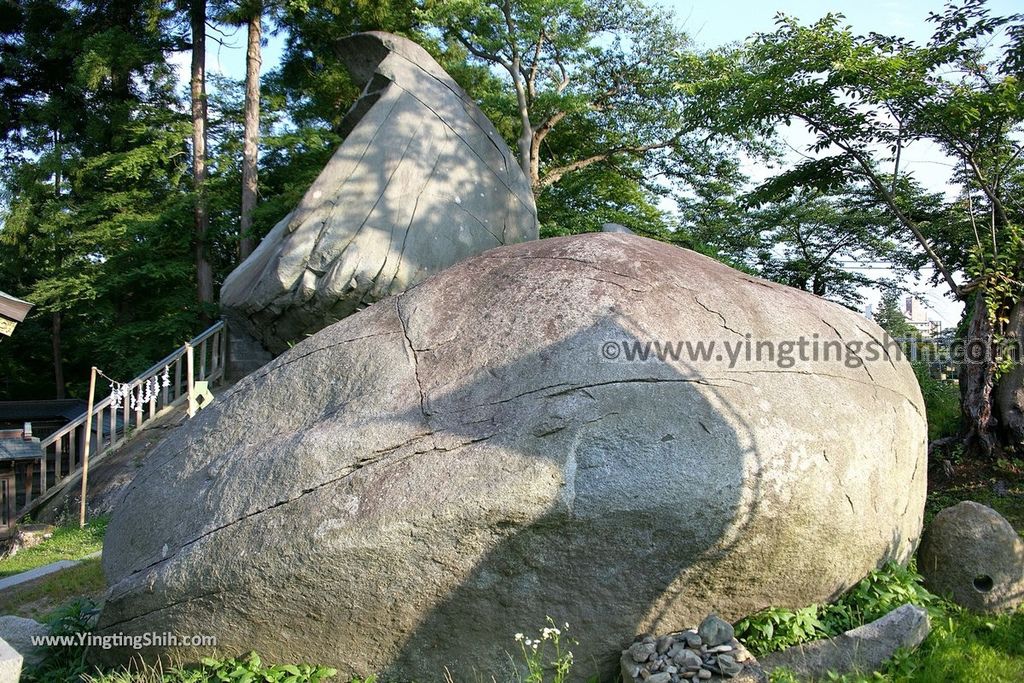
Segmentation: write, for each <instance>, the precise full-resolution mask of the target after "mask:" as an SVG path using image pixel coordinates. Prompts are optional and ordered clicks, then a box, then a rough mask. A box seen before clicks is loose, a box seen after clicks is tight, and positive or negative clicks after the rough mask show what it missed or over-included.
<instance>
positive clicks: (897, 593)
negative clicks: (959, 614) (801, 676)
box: [736, 562, 935, 655]
mask: <svg viewBox="0 0 1024 683" xmlns="http://www.w3.org/2000/svg"><path fill="white" fill-rule="evenodd" d="M921 580H922V579H921V576H920V575H918V574H917V572H916V571H915V570H914V568H913V566H910V567H903V566H901V565H899V564H896V563H895V562H889V563H887V564H886V565H885V566H884V567H882V568H881V569H876V570H874V571H872V572H871V573H870V574H868V575H867V576H866V577H864V579H862V580H861V581H860V583H858V584H857V585H856V586H854V587H853V588H851V589H850V590H849V591H847V592H846V593H844V594H843V596H842V597H840V598H839V600H837V601H836V602H834V603H832V604H828V605H810V606H808V607H805V608H803V609H800V610H787V609H781V608H775V607H773V608H769V609H767V610H763V611H761V612H758V613H757V614H753V615H751V616H749V617H746V618H745V619H742V620H741V621H739V622H738V623H737V624H736V637H737V638H738V639H740V640H741V641H742V642H743V643H744V644H745V645H746V646H747V647H748V648H750V650H751V652H753V653H754V654H755V655H761V654H765V653H768V652H775V651H777V650H781V649H783V648H786V647H790V646H792V645H797V644H799V643H805V642H808V641H811V640H816V639H818V638H831V637H832V636H836V635H839V634H840V633H843V632H845V631H848V630H850V629H852V628H856V627H857V626H861V625H863V624H866V623H868V622H870V621H874V620H875V619H878V618H880V617H882V616H884V615H886V614H888V613H889V612H891V611H892V610H894V609H896V608H897V607H899V606H900V605H903V604H906V603H910V604H913V605H919V606H922V607H930V606H932V605H934V604H935V598H934V596H932V595H931V594H930V593H928V592H927V591H926V590H925V589H924V588H923V586H922V585H921Z"/></svg>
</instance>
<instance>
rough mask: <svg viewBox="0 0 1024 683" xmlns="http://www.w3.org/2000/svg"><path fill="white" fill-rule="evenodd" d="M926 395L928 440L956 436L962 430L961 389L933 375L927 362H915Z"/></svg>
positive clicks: (922, 392)
mask: <svg viewBox="0 0 1024 683" xmlns="http://www.w3.org/2000/svg"><path fill="white" fill-rule="evenodd" d="M913 366H914V374H915V375H916V376H917V382H918V384H920V386H921V395H922V396H923V397H924V407H925V415H926V416H927V418H928V440H929V441H935V440H936V439H942V438H945V437H948V436H955V435H956V434H957V432H959V431H960V389H959V388H958V387H957V385H956V383H954V382H950V381H947V380H941V379H936V378H935V377H932V373H931V370H930V368H929V366H928V364H927V363H923V362H916V363H913Z"/></svg>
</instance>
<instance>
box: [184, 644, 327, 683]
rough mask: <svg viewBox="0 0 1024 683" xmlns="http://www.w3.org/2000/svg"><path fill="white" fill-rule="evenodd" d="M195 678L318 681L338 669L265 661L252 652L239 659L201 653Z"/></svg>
mask: <svg viewBox="0 0 1024 683" xmlns="http://www.w3.org/2000/svg"><path fill="white" fill-rule="evenodd" d="M201 663H202V668H200V669H199V670H198V672H196V673H197V678H195V679H192V680H196V681H200V680H201V681H219V682H222V683H319V682H320V681H323V680H327V679H328V678H333V677H334V676H336V675H337V674H338V671H337V669H332V668H329V667H324V666H311V665H309V664H274V665H266V664H264V663H263V661H262V660H261V659H260V657H259V655H257V654H256V653H255V652H250V653H249V654H247V655H246V656H245V657H242V658H241V659H211V658H209V657H204V658H203V660H202V662H201Z"/></svg>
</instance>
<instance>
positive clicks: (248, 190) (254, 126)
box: [238, 3, 263, 261]
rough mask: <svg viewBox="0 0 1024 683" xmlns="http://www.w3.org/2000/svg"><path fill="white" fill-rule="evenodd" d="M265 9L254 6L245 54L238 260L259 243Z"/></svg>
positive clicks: (243, 257)
mask: <svg viewBox="0 0 1024 683" xmlns="http://www.w3.org/2000/svg"><path fill="white" fill-rule="evenodd" d="M262 15H263V6H262V3H255V6H254V7H253V14H252V16H251V17H249V43H248V47H247V49H246V51H245V129H244V136H243V137H244V139H245V140H244V146H243V148H242V216H241V220H240V221H239V232H240V233H241V240H239V243H238V256H239V260H241V261H244V260H245V258H246V257H247V256H248V255H249V254H251V253H252V250H253V248H254V247H255V246H256V240H255V238H254V237H253V235H252V211H253V209H254V208H256V190H257V187H258V185H257V183H258V180H257V167H256V159H257V156H258V154H259V144H260V67H261V66H262V65H263V57H262V55H261V47H260V40H261V39H262V37H263V26H262V18H263V17H262Z"/></svg>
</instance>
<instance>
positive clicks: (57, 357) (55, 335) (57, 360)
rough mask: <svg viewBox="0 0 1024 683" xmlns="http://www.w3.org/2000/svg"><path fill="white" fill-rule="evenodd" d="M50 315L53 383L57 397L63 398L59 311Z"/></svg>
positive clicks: (62, 362) (62, 360) (62, 361)
mask: <svg viewBox="0 0 1024 683" xmlns="http://www.w3.org/2000/svg"><path fill="white" fill-rule="evenodd" d="M51 317H52V321H51V322H52V328H51V334H50V340H51V343H52V346H53V384H54V389H55V390H56V394H57V398H58V399H62V398H64V357H63V356H64V354H63V351H62V349H61V346H62V345H61V338H60V323H61V312H60V311H54V312H53V315H52V316H51Z"/></svg>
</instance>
